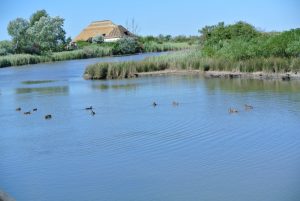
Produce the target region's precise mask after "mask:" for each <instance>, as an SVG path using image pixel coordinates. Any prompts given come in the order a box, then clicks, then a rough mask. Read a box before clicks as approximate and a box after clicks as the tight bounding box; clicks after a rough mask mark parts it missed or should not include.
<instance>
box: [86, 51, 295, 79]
mask: <svg viewBox="0 0 300 201" xmlns="http://www.w3.org/2000/svg"><path fill="white" fill-rule="evenodd" d="M167 69H168V70H200V71H203V72H204V71H233V72H267V73H286V72H300V58H279V57H278V58H277V57H270V58H264V57H259V58H252V59H248V60H233V59H227V58H225V57H205V56H203V55H202V54H201V51H200V50H199V49H190V50H184V51H179V52H175V53H171V54H167V55H163V56H158V57H151V58H146V59H144V60H143V61H137V62H120V63H97V64H94V65H90V66H88V67H87V68H86V70H85V77H86V78H87V79H121V78H132V77H136V75H137V74H138V73H142V72H155V71H161V70H167Z"/></svg>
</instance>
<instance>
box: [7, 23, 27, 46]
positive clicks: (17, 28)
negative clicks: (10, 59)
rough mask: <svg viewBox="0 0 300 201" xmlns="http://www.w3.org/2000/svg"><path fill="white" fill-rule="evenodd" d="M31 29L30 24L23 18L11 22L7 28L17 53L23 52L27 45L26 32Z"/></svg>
mask: <svg viewBox="0 0 300 201" xmlns="http://www.w3.org/2000/svg"><path fill="white" fill-rule="evenodd" d="M28 28H29V22H28V21H27V20H25V19H23V18H17V19H15V20H13V21H10V22H9V24H8V26H7V31H8V34H9V35H10V36H11V37H12V39H13V40H12V41H13V44H14V46H15V49H16V52H21V51H22V47H23V46H24V44H25V43H26V39H27V37H26V30H27V29H28Z"/></svg>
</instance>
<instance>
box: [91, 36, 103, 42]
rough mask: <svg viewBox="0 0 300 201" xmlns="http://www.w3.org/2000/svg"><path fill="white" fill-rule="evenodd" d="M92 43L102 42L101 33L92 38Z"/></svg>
mask: <svg viewBox="0 0 300 201" xmlns="http://www.w3.org/2000/svg"><path fill="white" fill-rule="evenodd" d="M92 43H94V44H101V43H104V38H103V36H101V35H97V36H95V37H93V38H92Z"/></svg>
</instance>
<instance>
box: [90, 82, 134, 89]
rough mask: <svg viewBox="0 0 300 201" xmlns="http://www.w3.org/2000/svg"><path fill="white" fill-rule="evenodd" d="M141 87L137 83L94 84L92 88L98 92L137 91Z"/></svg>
mask: <svg viewBox="0 0 300 201" xmlns="http://www.w3.org/2000/svg"><path fill="white" fill-rule="evenodd" d="M138 87H139V84H137V83H126V84H93V85H92V88H93V89H97V90H110V89H113V90H136V89H137V88H138Z"/></svg>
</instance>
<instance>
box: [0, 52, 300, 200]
mask: <svg viewBox="0 0 300 201" xmlns="http://www.w3.org/2000/svg"><path fill="white" fill-rule="evenodd" d="M145 56H150V54H149V55H136V56H131V57H117V58H102V59H89V60H77V61H65V62H58V63H53V64H38V65H32V66H26V67H18V68H6V69H0V129H1V131H0V188H2V189H4V190H5V191H7V192H8V193H9V194H11V195H12V196H13V197H15V198H16V200H17V201H54V200H55V201H67V200H82V201H199V200H205V201H299V200H300V83H299V82H298V81H293V82H281V81H259V80H239V79H234V80H229V79H205V78H202V77H199V76H195V75H194V76H156V77H143V78H138V79H131V80H113V81H85V80H83V79H82V74H83V71H84V69H85V66H86V65H87V64H90V63H95V62H97V61H119V60H139V59H142V58H144V57H145ZM36 80H44V81H45V80H46V81H45V82H43V83H34V82H33V83H31V82H26V81H36ZM47 80H49V81H51V82H47ZM173 100H175V101H178V102H179V103H180V104H179V106H178V107H173V106H172V101H173ZM153 101H156V102H157V103H158V106H157V107H155V108H154V107H152V105H151V104H152V102H153ZM245 103H247V104H251V105H253V106H254V110H252V111H245V110H244V108H243V105H244V104H245ZM90 105H92V106H94V108H95V112H96V113H97V114H96V115H95V116H91V115H90V113H89V112H88V111H85V110H84V108H85V107H87V106H90ZM17 107H22V109H23V110H24V111H28V110H32V109H33V108H38V111H37V112H35V113H33V114H32V115H30V116H25V115H23V114H22V113H20V112H16V111H15V108H17ZM229 107H235V108H237V109H239V111H240V112H239V113H238V114H234V115H230V114H228V108H229ZM48 113H49V114H52V116H53V119H52V120H49V121H46V120H45V119H44V115H45V114H48Z"/></svg>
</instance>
